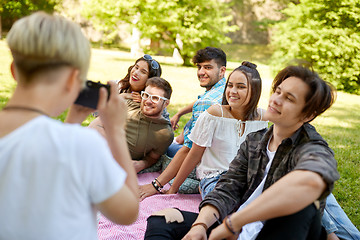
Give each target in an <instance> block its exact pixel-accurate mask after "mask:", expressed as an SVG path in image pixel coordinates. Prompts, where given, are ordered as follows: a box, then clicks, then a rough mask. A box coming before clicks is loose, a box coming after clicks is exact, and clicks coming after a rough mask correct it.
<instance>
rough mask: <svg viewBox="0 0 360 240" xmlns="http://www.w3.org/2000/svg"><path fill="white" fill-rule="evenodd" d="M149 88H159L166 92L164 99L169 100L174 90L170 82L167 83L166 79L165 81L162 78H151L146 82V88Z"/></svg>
mask: <svg viewBox="0 0 360 240" xmlns="http://www.w3.org/2000/svg"><path fill="white" fill-rule="evenodd" d="M147 86H152V87H157V88H160V89H162V90H164V92H165V94H164V97H166V98H167V99H170V97H171V94H172V88H171V85H170V83H169V82H168V81H166V80H165V79H163V78H161V77H152V78H149V79H148V80H147V82H146V87H147Z"/></svg>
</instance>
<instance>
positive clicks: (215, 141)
mask: <svg viewBox="0 0 360 240" xmlns="http://www.w3.org/2000/svg"><path fill="white" fill-rule="evenodd" d="M221 111H222V108H221ZM261 119H262V116H261ZM267 127H268V121H262V120H257V121H245V122H243V121H241V120H237V119H234V118H225V117H223V112H222V116H221V117H217V116H214V115H211V114H209V113H208V112H207V111H205V112H203V113H202V114H201V115H200V117H199V118H198V120H197V121H196V123H195V126H194V128H193V129H192V131H191V134H190V135H189V138H190V140H191V141H193V142H194V143H196V144H197V145H199V146H201V147H206V149H205V151H204V154H203V156H202V158H201V162H200V163H199V165H198V166H197V169H196V176H197V177H198V178H199V179H203V178H211V177H214V176H217V175H219V174H220V173H222V172H224V171H227V170H228V168H229V164H230V162H231V161H232V160H233V159H234V157H235V156H236V154H237V151H238V149H239V147H240V145H241V143H242V142H243V141H245V138H246V136H247V135H248V134H249V133H251V132H255V131H258V130H260V129H263V128H267ZM242 132H243V134H242V135H241V133H242Z"/></svg>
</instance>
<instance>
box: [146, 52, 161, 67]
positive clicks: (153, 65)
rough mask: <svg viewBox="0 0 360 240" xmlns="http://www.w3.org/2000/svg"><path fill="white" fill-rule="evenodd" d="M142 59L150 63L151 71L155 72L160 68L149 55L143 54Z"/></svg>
mask: <svg viewBox="0 0 360 240" xmlns="http://www.w3.org/2000/svg"><path fill="white" fill-rule="evenodd" d="M143 59H145V60H146V61H149V62H150V66H151V68H152V69H155V70H157V69H159V67H160V65H159V63H158V62H157V61H156V60H155V59H153V58H152V57H151V56H150V55H149V54H145V55H144V56H143Z"/></svg>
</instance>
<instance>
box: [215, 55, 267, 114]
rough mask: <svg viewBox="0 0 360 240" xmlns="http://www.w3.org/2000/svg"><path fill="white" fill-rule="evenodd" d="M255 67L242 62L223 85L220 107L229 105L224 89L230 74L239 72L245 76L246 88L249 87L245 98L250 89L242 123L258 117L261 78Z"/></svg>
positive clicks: (249, 63)
mask: <svg viewBox="0 0 360 240" xmlns="http://www.w3.org/2000/svg"><path fill="white" fill-rule="evenodd" d="M256 67H257V66H256V64H254V63H251V62H247V61H244V62H242V63H241V66H239V67H237V68H235V69H234V70H233V71H232V72H231V73H230V75H229V77H228V79H227V81H226V84H225V90H224V94H223V100H222V105H229V103H228V101H227V100H226V88H227V86H228V83H229V79H230V76H231V74H232V73H233V72H235V71H240V72H242V73H243V74H244V75H245V77H246V81H247V84H248V86H250V88H248V89H247V93H246V97H247V95H248V94H249V92H250V89H251V97H250V101H249V103H248V104H247V105H246V106H245V111H244V113H245V116H244V121H246V120H254V119H256V118H257V117H258V112H257V105H258V103H259V100H260V95H261V77H260V74H259V72H258V71H257V70H256Z"/></svg>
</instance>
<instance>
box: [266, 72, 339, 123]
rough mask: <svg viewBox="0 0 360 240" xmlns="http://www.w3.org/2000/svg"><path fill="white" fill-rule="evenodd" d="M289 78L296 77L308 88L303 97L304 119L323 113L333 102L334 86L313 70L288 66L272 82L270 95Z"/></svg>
mask: <svg viewBox="0 0 360 240" xmlns="http://www.w3.org/2000/svg"><path fill="white" fill-rule="evenodd" d="M289 77H297V78H299V79H301V80H303V81H304V83H306V84H307V85H308V86H309V88H310V91H309V92H308V93H307V95H306V96H305V106H304V108H303V110H302V113H303V114H304V117H305V118H308V117H312V118H311V120H310V121H312V120H314V119H315V118H316V117H317V116H319V115H320V114H321V113H323V112H325V111H326V110H327V109H328V108H329V107H331V105H332V104H333V103H334V102H335V99H336V90H335V88H334V86H333V85H331V84H330V83H329V82H326V81H324V80H323V79H322V78H320V76H319V75H318V74H317V73H316V72H314V71H313V70H310V69H309V68H307V67H303V66H288V67H286V68H284V69H283V70H281V71H280V72H279V73H278V74H277V75H276V77H275V79H274V81H273V84H272V89H271V91H272V93H274V92H275V91H276V88H277V87H278V86H279V85H280V84H281V83H282V82H283V81H284V80H285V79H287V78H289ZM310 121H308V122H310Z"/></svg>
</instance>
